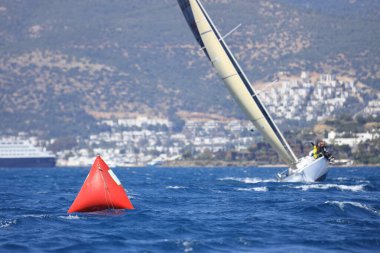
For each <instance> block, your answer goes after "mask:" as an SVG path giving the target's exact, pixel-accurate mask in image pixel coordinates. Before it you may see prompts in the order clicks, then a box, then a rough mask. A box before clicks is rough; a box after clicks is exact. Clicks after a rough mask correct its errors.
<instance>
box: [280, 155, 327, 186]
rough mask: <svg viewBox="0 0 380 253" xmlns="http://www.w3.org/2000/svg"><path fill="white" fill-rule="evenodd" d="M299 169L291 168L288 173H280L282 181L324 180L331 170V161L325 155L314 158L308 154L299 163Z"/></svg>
mask: <svg viewBox="0 0 380 253" xmlns="http://www.w3.org/2000/svg"><path fill="white" fill-rule="evenodd" d="M297 168H298V169H297V170H292V169H289V170H288V171H287V172H286V173H281V174H278V180H279V181H282V182H318V181H323V180H324V179H325V178H326V176H327V172H328V170H329V161H328V160H327V159H326V158H325V157H320V158H318V159H314V158H313V157H310V156H307V157H304V158H302V159H301V160H300V162H299V163H298V164H297Z"/></svg>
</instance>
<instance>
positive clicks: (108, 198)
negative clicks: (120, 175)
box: [98, 163, 115, 209]
mask: <svg viewBox="0 0 380 253" xmlns="http://www.w3.org/2000/svg"><path fill="white" fill-rule="evenodd" d="M98 170H100V175H101V176H102V180H103V186H104V195H105V199H106V202H107V207H108V208H112V209H115V207H114V205H113V203H112V200H111V193H110V192H109V191H108V185H107V183H106V180H105V179H104V176H103V172H104V170H103V169H102V168H100V165H99V163H98ZM107 193H108V195H107ZM108 203H110V205H109V204H108Z"/></svg>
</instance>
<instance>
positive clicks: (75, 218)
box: [58, 214, 80, 220]
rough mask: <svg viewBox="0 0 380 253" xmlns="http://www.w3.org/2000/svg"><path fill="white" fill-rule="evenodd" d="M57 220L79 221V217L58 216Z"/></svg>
mask: <svg viewBox="0 0 380 253" xmlns="http://www.w3.org/2000/svg"><path fill="white" fill-rule="evenodd" d="M58 218H61V219H65V220H79V219H80V217H79V216H78V215H71V214H69V215H67V216H58Z"/></svg>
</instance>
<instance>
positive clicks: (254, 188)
mask: <svg viewBox="0 0 380 253" xmlns="http://www.w3.org/2000/svg"><path fill="white" fill-rule="evenodd" d="M236 190H238V191H254V192H267V191H268V187H265V186H263V187H252V188H237V189H236Z"/></svg>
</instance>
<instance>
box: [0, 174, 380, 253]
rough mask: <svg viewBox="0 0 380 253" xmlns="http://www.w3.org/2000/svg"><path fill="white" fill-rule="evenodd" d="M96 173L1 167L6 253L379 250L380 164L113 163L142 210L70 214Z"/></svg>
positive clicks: (1, 230) (0, 228) (0, 245)
mask: <svg viewBox="0 0 380 253" xmlns="http://www.w3.org/2000/svg"><path fill="white" fill-rule="evenodd" d="M89 169H90V168H54V169H0V173H1V176H0V252H91V253H93V252H105V251H108V252H380V168H367V167H362V168H332V169H331V171H330V173H329V176H328V178H327V180H326V181H325V182H323V183H313V184H306V183H279V182H276V180H275V179H274V175H275V173H277V172H279V171H281V170H282V169H279V168H154V167H150V168H115V169H113V171H114V172H115V174H116V175H117V176H118V177H119V179H120V181H121V182H122V184H123V186H124V188H126V190H127V192H128V195H129V196H130V198H131V201H132V203H133V204H134V206H135V208H136V209H135V210H132V211H104V212H97V213H75V214H70V215H69V214H67V213H66V211H67V209H68V208H69V206H70V205H71V203H72V201H73V200H74V198H75V196H76V194H77V193H78V191H79V189H80V187H81V186H82V184H83V181H84V179H85V178H86V176H87V173H88V172H89Z"/></svg>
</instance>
